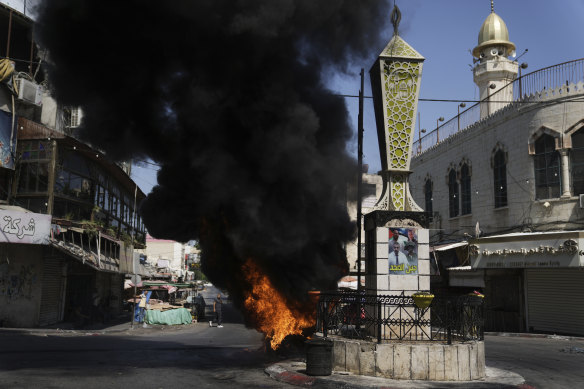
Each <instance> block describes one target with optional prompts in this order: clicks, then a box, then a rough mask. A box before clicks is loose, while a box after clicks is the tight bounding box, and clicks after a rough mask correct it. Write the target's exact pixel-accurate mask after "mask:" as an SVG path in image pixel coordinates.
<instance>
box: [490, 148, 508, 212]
mask: <svg viewBox="0 0 584 389" xmlns="http://www.w3.org/2000/svg"><path fill="white" fill-rule="evenodd" d="M493 176H494V177H493V182H494V184H495V208H501V207H506V206H507V162H506V158H505V152H504V151H503V150H498V151H497V152H496V153H495V157H494V158H493Z"/></svg>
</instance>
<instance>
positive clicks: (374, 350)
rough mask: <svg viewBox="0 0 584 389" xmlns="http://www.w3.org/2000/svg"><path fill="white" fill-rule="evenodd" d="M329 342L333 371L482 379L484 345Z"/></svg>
mask: <svg viewBox="0 0 584 389" xmlns="http://www.w3.org/2000/svg"><path fill="white" fill-rule="evenodd" d="M329 338H330V339H332V340H333V342H334V345H333V370H335V371H346V372H350V373H354V374H360V375H366V376H374V377H385V378H392V379H403V380H431V381H472V380H480V379H483V378H485V345H484V342H476V341H473V342H464V343H454V344H452V345H446V344H442V343H436V342H405V341H404V342H398V341H396V342H391V343H382V344H377V343H373V342H367V341H359V340H349V339H343V338H334V337H329Z"/></svg>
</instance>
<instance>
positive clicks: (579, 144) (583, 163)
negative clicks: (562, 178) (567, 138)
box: [570, 129, 584, 196]
mask: <svg viewBox="0 0 584 389" xmlns="http://www.w3.org/2000/svg"><path fill="white" fill-rule="evenodd" d="M570 163H571V165H572V193H574V196H577V195H579V194H584V129H581V130H578V132H576V133H575V134H573V135H572V151H570Z"/></svg>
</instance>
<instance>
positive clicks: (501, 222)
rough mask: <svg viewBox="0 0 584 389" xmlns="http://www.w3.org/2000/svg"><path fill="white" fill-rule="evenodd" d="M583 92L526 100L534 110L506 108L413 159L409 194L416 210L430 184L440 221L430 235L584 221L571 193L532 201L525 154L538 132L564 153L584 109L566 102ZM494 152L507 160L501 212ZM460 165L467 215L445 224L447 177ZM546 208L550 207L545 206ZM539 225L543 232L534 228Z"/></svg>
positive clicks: (578, 87) (557, 226) (526, 105)
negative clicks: (465, 167) (466, 167)
mask: <svg viewBox="0 0 584 389" xmlns="http://www.w3.org/2000/svg"><path fill="white" fill-rule="evenodd" d="M582 91H583V87H582V84H579V85H571V86H570V88H568V87H564V88H560V89H559V90H557V91H549V92H547V93H546V94H545V95H544V94H542V95H538V96H531V97H529V98H528V99H527V100H526V101H528V102H529V101H531V100H533V101H534V104H529V103H525V102H523V103H513V104H510V105H508V106H507V107H506V108H504V109H501V110H500V111H498V112H496V113H495V114H493V115H491V116H489V117H488V118H485V119H483V120H481V121H479V122H477V123H475V124H473V125H471V126H470V127H469V128H467V129H465V130H462V131H461V132H459V133H457V134H455V135H453V136H451V137H450V138H447V139H445V140H443V141H442V142H441V143H439V144H437V145H436V146H433V147H432V148H430V149H428V150H426V151H424V152H423V153H422V154H420V155H418V156H416V157H414V158H413V160H412V170H413V173H412V175H411V176H410V189H411V192H412V196H413V198H414V200H415V201H416V202H417V203H418V204H425V201H424V200H425V197H424V183H425V180H426V179H427V178H429V179H431V180H432V182H433V193H432V194H433V202H432V203H433V211H434V212H437V213H438V214H439V216H438V217H436V218H434V222H433V225H431V228H434V229H436V231H435V232H434V234H432V235H435V234H438V233H442V235H443V236H446V237H448V238H462V237H463V234H464V233H469V234H472V235H474V226H475V225H476V222H477V221H478V222H479V223H480V228H481V230H483V231H484V232H486V233H493V232H497V231H501V230H504V229H507V228H512V227H515V228H516V229H517V230H521V229H522V228H532V229H534V230H546V229H564V228H575V227H577V225H576V224H573V223H571V222H575V221H577V220H578V219H581V218H582V217H584V210H583V209H580V207H579V203H578V197H576V196H573V193H572V196H571V197H570V196H568V197H562V198H555V199H543V200H535V179H534V176H535V172H534V162H533V156H532V155H530V153H529V150H530V141H532V140H533V138H534V136H537V134H538V132H539V133H541V132H542V131H546V132H550V131H552V132H553V131H555V132H556V133H558V134H559V139H558V142H559V145H560V146H561V144H563V146H562V147H565V148H566V147H568V148H569V145H570V138H569V135H568V134H569V133H570V132H571V131H574V130H575V129H576V130H577V129H578V128H579V127H582V126H584V122H582V121H583V119H584V106H583V105H581V104H576V103H570V102H566V101H565V100H566V99H573V98H574V97H576V96H582ZM498 148H501V149H502V150H504V151H505V152H506V153H507V156H508V162H507V202H508V206H506V207H502V208H495V200H494V191H495V188H494V173H493V168H492V165H491V158H492V156H493V153H494V151H495V150H496V149H498ZM463 160H465V161H468V163H469V164H470V166H471V194H472V204H471V207H472V212H471V214H469V215H464V216H458V217H453V218H450V217H449V208H448V197H449V196H448V185H447V174H448V171H449V167H451V166H452V167H454V168H455V169H457V171H458V170H459V169H460V164H461V162H462V161H463ZM570 179H571V177H570ZM546 202H547V203H549V205H547V206H544V204H545V203H546ZM541 224H543V225H544V226H539V227H538V225H541ZM546 226H547V227H546ZM439 229H442V230H441V231H438V230H439ZM432 240H434V239H432Z"/></svg>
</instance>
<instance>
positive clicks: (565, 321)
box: [525, 268, 584, 335]
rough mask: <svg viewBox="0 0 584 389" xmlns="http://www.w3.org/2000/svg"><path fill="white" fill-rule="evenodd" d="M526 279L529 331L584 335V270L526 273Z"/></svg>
mask: <svg viewBox="0 0 584 389" xmlns="http://www.w3.org/2000/svg"><path fill="white" fill-rule="evenodd" d="M525 279H526V291H527V314H528V326H529V327H531V328H533V330H534V331H542V332H554V333H559V334H571V335H584V300H583V299H582V298H581V291H582V287H583V286H584V270H583V269H580V268H572V269H526V270H525Z"/></svg>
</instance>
